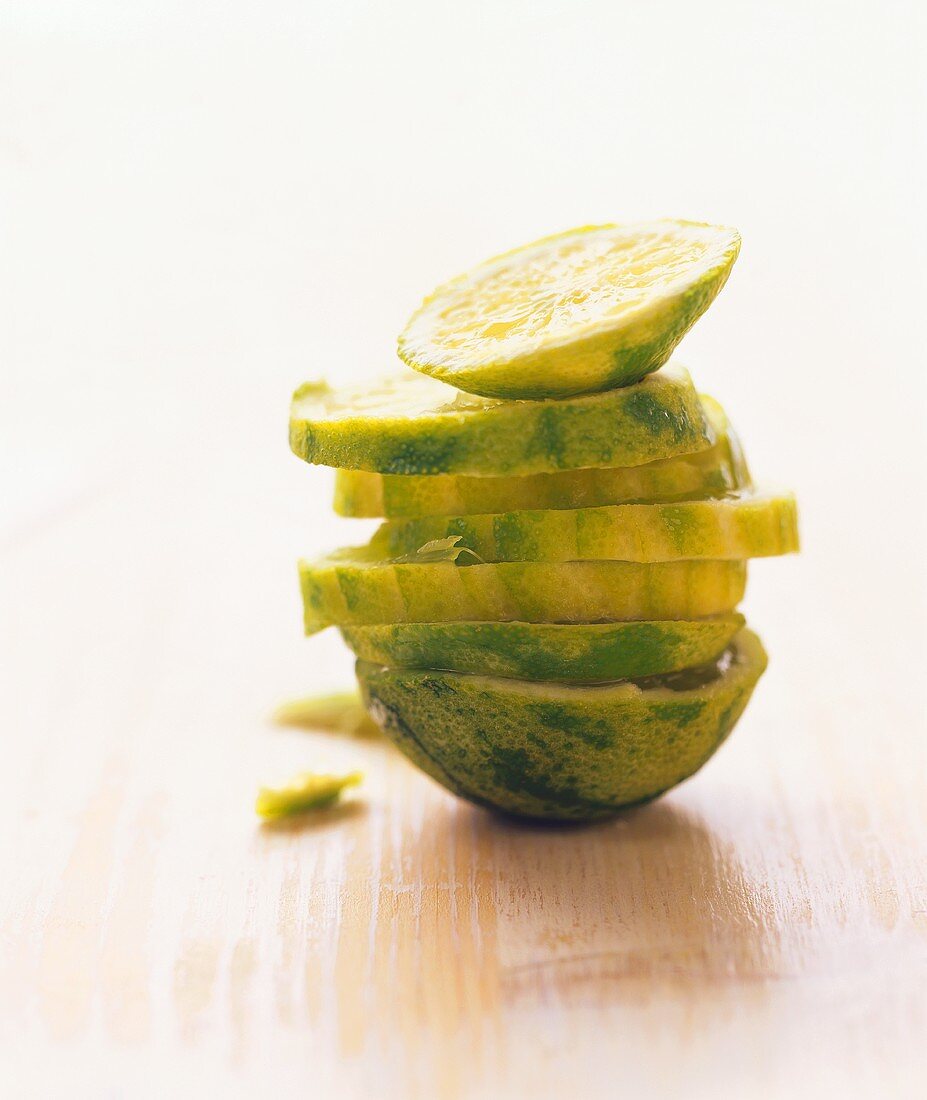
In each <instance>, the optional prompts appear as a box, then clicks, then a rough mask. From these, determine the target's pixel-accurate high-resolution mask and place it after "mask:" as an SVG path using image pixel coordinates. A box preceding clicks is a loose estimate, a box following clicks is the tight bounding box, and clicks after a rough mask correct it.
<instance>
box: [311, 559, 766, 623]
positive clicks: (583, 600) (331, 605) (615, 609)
mask: <svg viewBox="0 0 927 1100" xmlns="http://www.w3.org/2000/svg"><path fill="white" fill-rule="evenodd" d="M299 573H300V584H301V588H302V595H303V609H304V621H305V628H306V633H307V634H313V633H315V632H316V631H318V630H322V629H324V628H325V627H327V626H332V625H335V626H352V625H364V624H372V623H415V622H421V623H431V622H467V621H476V622H492V621H503V620H516V621H520V622H542V623H544V622H547V623H556V622H600V621H610V620H627V619H699V618H703V617H704V616H706V615H718V614H726V613H728V612H730V611H733V610H734V608H735V607H736V606H737V604H738V603H739V602H740V600H741V599H742V597H743V591H744V585H745V583H746V565H745V563H744V562H740V561H672V562H659V563H657V564H655V565H644V564H640V563H637V562H620V561H571V562H498V563H494V564H488V565H482V564H477V565H458V564H457V563H456V562H455V561H428V562H425V563H422V564H418V563H414V562H390V561H382V560H379V559H377V558H376V557H375V556H374V555H373V552H372V551H371V550H370V548H369V547H362V548H359V549H356V550H346V551H339V552H338V553H336V554H333V555H331V556H330V557H328V558H325V559H322V560H320V561H314V562H309V561H302V562H300V563H299Z"/></svg>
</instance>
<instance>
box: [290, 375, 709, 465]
mask: <svg viewBox="0 0 927 1100" xmlns="http://www.w3.org/2000/svg"><path fill="white" fill-rule="evenodd" d="M714 442H715V438H714V434H713V431H712V428H711V425H710V424H709V422H708V420H707V418H706V416H705V412H704V409H703V407H702V404H701V402H700V400H699V397H698V394H697V393H696V392H695V388H694V387H693V385H692V380H691V378H689V375H688V374H687V372H686V371H685V370H683V369H682V368H679V367H667V368H666V369H665V370H662V371H660V372H659V373H657V374H652V375H649V376H648V377H647V378H645V379H644V380H643V381H642V382H639V383H638V384H637V385H635V386H627V387H625V388H624V389H620V390H612V391H610V392H608V393H600V394H593V395H591V396H588V397H575V398H567V399H564V400H562V401H498V400H492V399H489V398H485V397H474V396H471V395H468V394H462V393H460V392H459V391H458V390H454V389H452V388H451V387H449V386H446V385H445V384H444V383H443V382H438V381H436V380H435V379H433V378H427V377H426V376H425V375H420V374H414V373H413V372H412V371H406V372H405V373H403V374H397V375H395V376H394V377H393V378H391V379H387V380H385V381H383V382H381V383H379V384H373V385H369V386H367V387H359V388H357V389H354V390H344V391H337V392H336V391H333V390H330V389H329V388H328V387H327V386H325V385H324V383H306V385H304V386H301V387H300V388H299V389H298V390H297V391H296V393H295V394H294V397H293V404H292V407H291V413H290V447H291V448H292V450H293V451H294V452H295V453H296V454H297V455H299V457H300V458H302V459H305V461H307V462H314V463H318V464H321V465H323V466H336V467H340V468H343V469H352V470H371V471H375V472H378V473H387V474H389V473H391V474H472V475H480V476H482V475H502V474H504V475H513V474H535V473H545V472H547V473H549V472H551V471H554V470H568V469H575V468H577V467H583V466H595V467H602V466H638V465H640V464H642V463H645V462H653V461H655V460H656V459H662V458H670V457H672V456H673V455H681V454H691V453H694V452H697V451H704V450H707V449H708V448H709V447H711V446H712V445H713V444H714Z"/></svg>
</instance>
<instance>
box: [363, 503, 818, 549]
mask: <svg viewBox="0 0 927 1100" xmlns="http://www.w3.org/2000/svg"><path fill="white" fill-rule="evenodd" d="M453 536H458V537H459V540H460V542H459V545H460V546H461V547H465V548H466V549H468V550H471V551H472V552H473V553H474V554H475V555H476V556H477V557H478V558H480V559H481V560H482V561H487V562H498V561H585V560H607V561H641V562H658V561H678V560H681V559H684V558H716V559H739V558H764V557H774V556H776V555H778V554H790V553H793V552H795V551H796V550H797V549H798V516H797V509H796V505H795V498H794V497H793V496H791V495H790V494H785V495H773V494H761V495H755V494H752V493H747V494H743V495H738V496H733V497H725V498H722V499H715V500H687V501H681V502H677V503H672V504H615V505H606V506H605V507H602V508H568V509H563V508H561V509H547V510H541V511H527V512H502V513H499V514H497V515H485V516H484V515H470V516H454V517H444V516H432V517H428V518H425V519H408V520H390V521H388V522H387V523H383V524H381V525H380V527H379V529H378V530H377V532H376V534H375V535H374V536H373V538H372V539H371V541H370V545H371V546H372V547H373V548H374V549H375V550H376V552H377V553H378V554H380V556H382V557H384V558H395V557H399V556H401V555H404V554H414V553H415V551H416V550H417V549H418V548H419V547H420V546H423V545H424V544H425V543H429V542H433V541H435V540H443V539H447V538H449V537H453Z"/></svg>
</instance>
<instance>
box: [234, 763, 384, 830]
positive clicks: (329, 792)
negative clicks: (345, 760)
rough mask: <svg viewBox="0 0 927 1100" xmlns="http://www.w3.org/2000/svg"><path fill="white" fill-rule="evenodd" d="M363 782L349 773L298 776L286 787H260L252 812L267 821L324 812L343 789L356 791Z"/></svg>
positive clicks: (358, 775) (302, 773)
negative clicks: (310, 811) (312, 812)
mask: <svg viewBox="0 0 927 1100" xmlns="http://www.w3.org/2000/svg"><path fill="white" fill-rule="evenodd" d="M363 778H364V777H363V775H362V773H361V772H349V773H348V774H347V775H320V774H318V773H317V772H301V773H300V774H299V775H297V776H296V777H295V778H294V779H293V781H292V782H291V783H289V784H288V785H287V786H286V787H261V789H260V790H259V791H258V795H257V799H256V800H255V803H254V809H255V811H256V813H257V814H258V815H259V816H260V817H263V818H265V819H266V820H268V821H275V820H277V819H278V818H281V817H289V816H290V815H291V814H300V813H305V812H306V811H308V810H325V809H328V808H329V807H330V806H334V805H335V803H336V802H337V801H338V800H339V798H340V797H341V792H342V791H344V790H345V789H346V788H347V787H356V786H357V785H358V783H360V782H361V780H362V779H363Z"/></svg>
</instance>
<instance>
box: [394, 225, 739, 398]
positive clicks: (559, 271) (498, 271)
mask: <svg viewBox="0 0 927 1100" xmlns="http://www.w3.org/2000/svg"><path fill="white" fill-rule="evenodd" d="M739 251H740V236H739V234H738V233H737V232H736V231H735V230H733V229H728V228H726V227H724V226H717V225H704V224H701V223H699V222H686V221H675V220H670V219H666V220H662V221H653V222H641V223H638V224H634V225H599V226H585V227H583V228H581V229H573V230H570V231H568V232H566V233H560V234H557V235H556V236H553V237H545V238H544V239H542V240H540V241H535V242H534V243H533V244H529V245H524V246H523V247H521V248H517V249H515V250H514V251H512V252H506V253H505V254H504V255H502V256H496V257H494V258H493V259H491V260H487V261H486V262H485V263H483V264H481V265H480V266H479V267H476V268H474V269H473V270H472V271H470V272H468V273H467V274H465V275H460V276H458V277H457V278H456V279H452V280H451V281H450V282H448V283H445V284H444V285H443V286H440V287H438V289H437V290H436V291H435V292H434V293H433V294H432V295H431V297H429V298H427V299H426V300H425V302H424V303H423V304H422V305H421V307H420V308H419V309H418V311H417V312H416V313H415V314H413V316H412V318H411V319H410V320H409V323H408V324H407V325H406V328H405V331H404V332H403V333H402V335H401V336H400V337H399V355H400V357H401V358H402V359H403V360H404V361H405V362H406V363H408V365H409V366H410V367H413V368H414V369H415V370H418V371H422V372H423V373H424V374H430V375H433V376H434V377H435V378H440V379H442V381H445V382H449V383H451V384H452V385H454V386H456V387H457V388H458V389H461V390H464V391H466V392H468V393H476V394H482V395H484V396H488V397H514V398H527V399H537V398H543V397H564V396H570V395H575V394H583V393H596V392H598V391H600V390H607V389H612V388H614V387H616V386H626V385H629V384H630V383H632V382H637V381H639V380H640V379H641V378H643V377H644V375H646V374H649V373H650V372H651V371H654V370H656V369H657V368H658V367H660V366H662V365H663V363H665V362H666V361H667V359H668V358H669V357H670V354H671V353H672V351H673V349H674V348H675V347H676V345H677V344H678V343H679V341H680V340H681V339H682V337H683V336H684V335H685V334H686V332H688V330H689V329H690V328H691V327H692V325H693V324H694V323H695V322H696V321H697V320H698V318H699V317H700V316H701V315H702V314H703V313H704V312H705V310H706V309H707V308H708V307H709V305H711V303H712V301H713V300H714V298H715V296H716V295H717V293H718V291H719V290H720V289H721V287H722V286H724V283H725V282H726V280H727V277H728V275H729V274H730V271H731V268H732V267H733V265H734V261H735V260H736V259H737V254H738V252H739Z"/></svg>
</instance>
